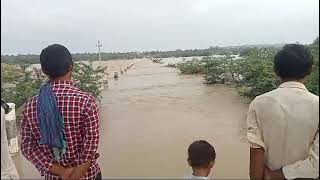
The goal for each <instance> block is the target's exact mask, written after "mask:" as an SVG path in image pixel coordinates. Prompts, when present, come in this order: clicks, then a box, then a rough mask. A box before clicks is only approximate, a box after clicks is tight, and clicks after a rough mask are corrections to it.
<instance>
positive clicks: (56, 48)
mask: <svg viewBox="0 0 320 180" xmlns="http://www.w3.org/2000/svg"><path fill="white" fill-rule="evenodd" d="M40 63H41V67H42V69H43V71H44V72H45V73H46V74H47V75H48V76H49V77H51V78H56V77H60V76H63V75H65V74H67V73H68V72H69V70H70V66H72V65H73V62H72V56H71V54H70V52H69V50H68V49H67V48H66V47H64V46H62V45H60V44H53V45H50V46H48V47H46V48H44V49H43V50H42V52H41V54H40Z"/></svg>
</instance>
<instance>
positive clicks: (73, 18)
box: [1, 0, 319, 54]
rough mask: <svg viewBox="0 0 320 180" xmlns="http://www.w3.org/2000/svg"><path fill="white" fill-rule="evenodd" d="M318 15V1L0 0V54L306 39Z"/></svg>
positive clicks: (315, 32)
mask: <svg viewBox="0 0 320 180" xmlns="http://www.w3.org/2000/svg"><path fill="white" fill-rule="evenodd" d="M318 22H319V1H318V0H54V1H53V0H28V1H24V0H3V1H1V54H17V53H20V54H27V53H35V54H39V52H40V51H41V49H42V48H44V47H45V46H47V45H49V44H52V43H61V44H63V45H65V46H66V47H68V48H69V49H70V51H71V52H73V53H76V52H95V51H96V47H95V44H96V41H97V40H100V41H101V42H102V43H103V47H102V50H103V51H105V52H114V51H120V52H123V51H143V50H175V49H178V48H180V49H189V48H207V47H209V46H215V45H218V46H228V45H242V44H264V43H289V42H296V41H298V42H301V43H310V42H311V41H312V40H313V39H315V38H316V37H317V36H318V34H319V29H318V26H319V23H318Z"/></svg>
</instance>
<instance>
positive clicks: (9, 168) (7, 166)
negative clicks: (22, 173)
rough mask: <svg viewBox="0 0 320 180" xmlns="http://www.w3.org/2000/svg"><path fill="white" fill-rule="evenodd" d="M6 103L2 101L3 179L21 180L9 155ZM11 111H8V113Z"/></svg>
mask: <svg viewBox="0 0 320 180" xmlns="http://www.w3.org/2000/svg"><path fill="white" fill-rule="evenodd" d="M3 106H4V107H5V108H6V109H7V108H8V106H6V104H5V102H4V101H2V100H1V179H19V175H18V173H17V170H16V167H15V166H14V164H13V161H12V158H11V156H10V154H9V147H8V140H7V133H6V128H5V123H6V122H5V118H4V115H5V111H6V110H5V108H3ZM8 110H9V109H7V111H8Z"/></svg>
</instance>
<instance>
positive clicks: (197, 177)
mask: <svg viewBox="0 0 320 180" xmlns="http://www.w3.org/2000/svg"><path fill="white" fill-rule="evenodd" d="M184 179H208V178H207V177H204V176H195V175H193V174H192V175H191V176H186V177H184Z"/></svg>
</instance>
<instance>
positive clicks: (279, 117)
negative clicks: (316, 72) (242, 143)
mask: <svg viewBox="0 0 320 180" xmlns="http://www.w3.org/2000/svg"><path fill="white" fill-rule="evenodd" d="M252 103H253V104H252V105H253V106H255V107H256V109H255V110H256V111H255V112H256V116H257V117H258V118H257V121H258V124H259V127H260V129H262V132H261V134H262V136H263V142H264V145H265V147H266V149H265V155H266V165H267V166H268V167H269V168H270V169H271V170H276V169H280V168H281V167H283V166H284V165H288V164H292V163H294V162H296V161H299V160H301V159H306V158H307V157H308V156H309V148H310V144H311V143H312V142H313V140H314V138H315V134H316V133H317V131H318V125H319V97H318V96H316V95H314V94H312V93H310V92H309V91H308V90H307V89H306V87H305V86H304V85H303V84H301V83H299V82H293V81H291V82H285V83H283V84H282V85H280V87H279V88H278V89H275V90H273V91H271V92H269V93H266V94H264V95H261V96H259V97H257V98H256V99H255V100H254V101H253V102H252Z"/></svg>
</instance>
